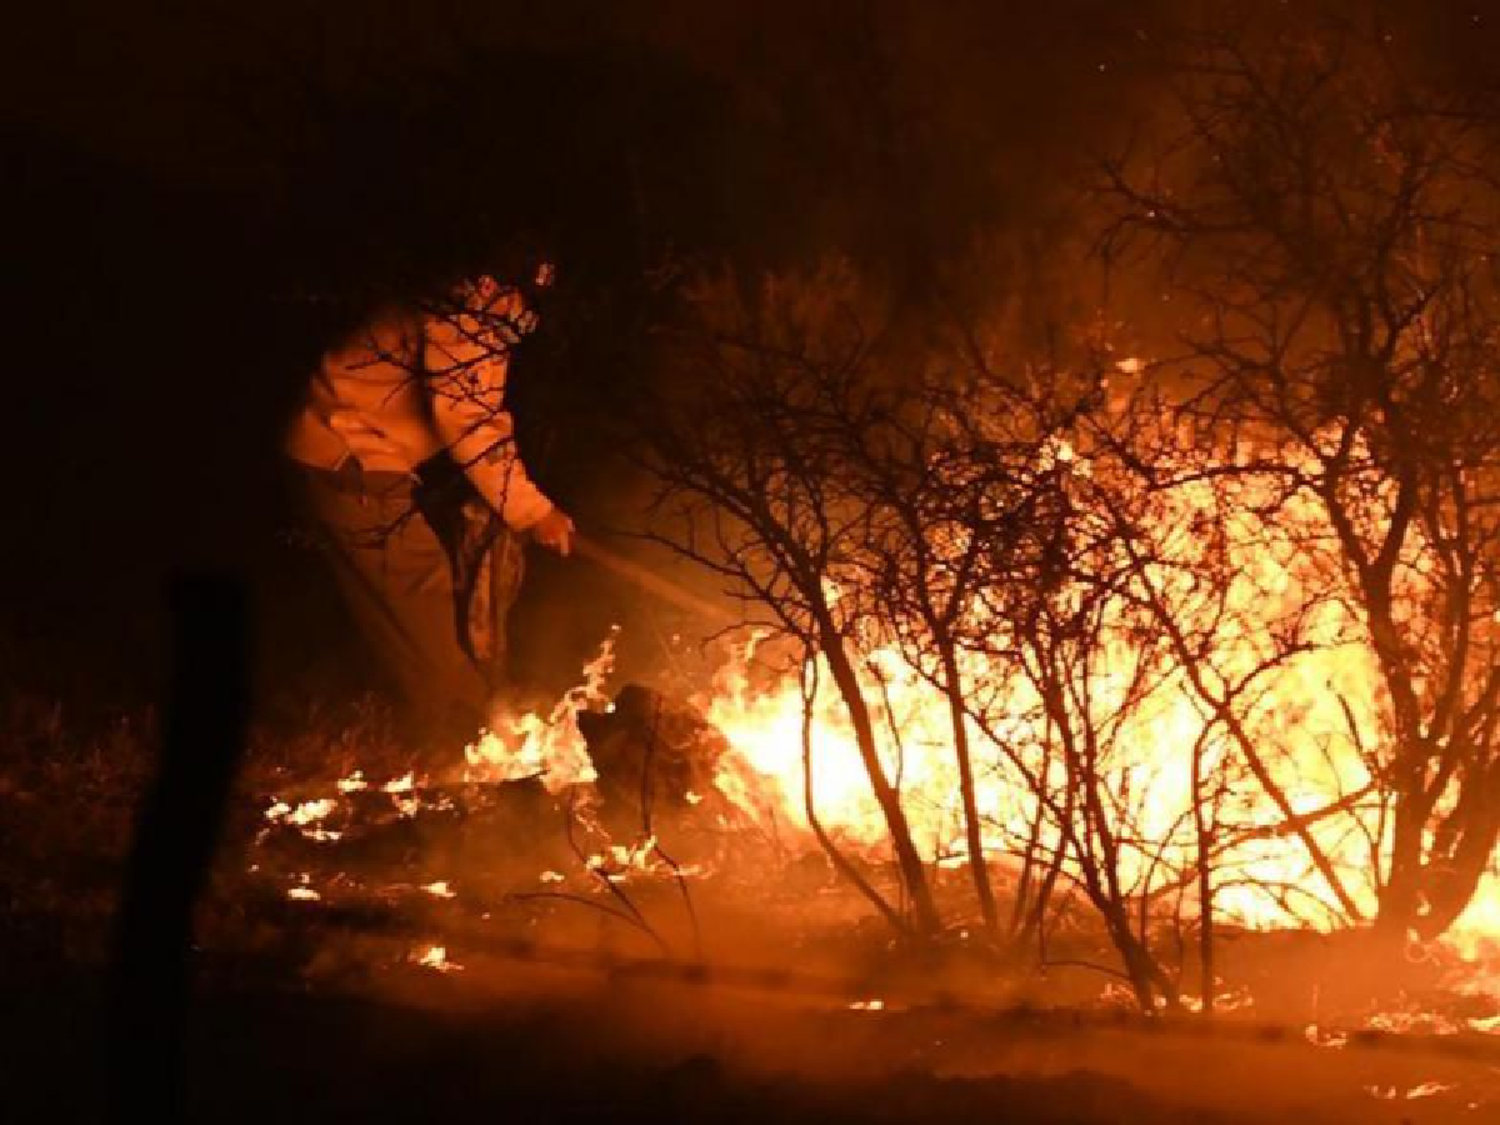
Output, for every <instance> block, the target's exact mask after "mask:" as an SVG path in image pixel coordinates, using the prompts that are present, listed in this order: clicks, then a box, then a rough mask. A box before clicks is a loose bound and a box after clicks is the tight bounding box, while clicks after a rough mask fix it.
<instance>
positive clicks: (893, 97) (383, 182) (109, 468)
mask: <svg viewBox="0 0 1500 1125" xmlns="http://www.w3.org/2000/svg"><path fill="white" fill-rule="evenodd" d="M1182 7H1183V5H1182V4H1173V5H1171V8H1172V9H1173V10H1180V9H1181V8H1182ZM1390 11H1391V12H1392V19H1393V21H1395V26H1398V27H1400V28H1401V29H1402V30H1401V34H1403V35H1408V34H1409V35H1411V36H1412V37H1413V39H1414V41H1416V42H1418V43H1419V44H1420V46H1419V49H1418V53H1420V54H1421V56H1422V57H1423V58H1425V59H1428V60H1432V59H1436V60H1440V65H1441V66H1443V67H1451V68H1454V69H1455V70H1462V71H1464V72H1466V73H1471V74H1472V75H1473V76H1474V77H1473V80H1474V81H1489V80H1490V76H1489V69H1490V66H1491V60H1493V59H1494V58H1496V57H1500V51H1496V50H1493V49H1491V47H1492V46H1500V44H1496V43H1495V35H1496V29H1497V28H1500V5H1496V4H1493V3H1488V2H1486V3H1457V2H1454V3H1441V4H1417V3H1416V2H1415V0H1413V2H1412V3H1406V4H1399V5H1392V6H1391V7H1390ZM1492 12H1493V13H1494V15H1492V14H1491V13H1492ZM1412 13H1421V18H1420V19H1418V20H1417V21H1416V22H1415V23H1412V24H1408V23H1406V22H1403V21H1404V20H1405V19H1406V18H1407V17H1410V16H1411V14H1412ZM1167 15H1168V5H1167V4H1165V3H1155V2H1152V3H1120V2H1119V0H1057V2H1054V3H1049V4H1045V5H1036V4H1021V3H1004V2H999V3H985V2H981V0H963V2H956V3H949V4H942V5H929V4H923V3H917V2H915V0H913V2H910V3H895V2H880V3H830V2H825V3H807V2H801V3H792V2H790V0H772V2H770V3H751V2H745V3H736V4H720V3H703V2H702V0H669V2H663V3H656V4H644V3H635V4H613V5H611V4H588V3H549V4H545V5H538V4H534V3H499V2H478V0H476V2H472V3H469V2H460V0H445V2H432V0H428V2H423V3H392V2H389V0H333V2H329V3H322V4H307V3H304V2H299V0H261V2H255V3H252V2H248V0H239V2H237V3H223V2H219V0H200V2H194V3H189V2H180V3H174V4H166V3H156V4H148V5H130V4H116V3H104V2H98V3H84V2H80V0H64V2H53V3H48V4H46V5H44V6H38V7H34V8H32V9H30V10H29V11H28V12H27V13H26V15H25V19H24V21H23V22H22V23H21V24H20V25H13V26H12V27H10V28H8V32H9V35H8V39H9V42H8V47H9V50H8V52H6V54H7V55H8V57H6V58H4V59H0V105H3V107H4V109H3V116H0V143H3V144H4V146H5V150H6V154H5V158H4V177H5V184H6V191H7V195H8V196H9V197H10V198H9V202H8V204H7V205H6V208H5V215H6V222H5V233H4V242H5V246H6V257H7V259H8V262H9V264H10V265H11V271H12V285H13V286H14V289H13V293H14V296H13V297H12V298H11V299H10V300H9V301H8V312H9V313H10V314H11V320H12V323H11V324H10V325H9V328H10V331H9V332H7V336H6V338H7V341H8V347H7V348H6V349H5V352H4V353H3V355H4V358H3V359H0V364H3V365H4V367H5V369H6V370H5V374H6V378H7V384H6V385H7V387H8V388H9V389H10V394H11V408H10V410H9V412H8V415H9V417H10V419H11V422H12V424H11V426H10V427H8V430H9V434H8V437H7V440H6V441H5V442H4V443H3V448H4V454H3V459H0V467H3V469H4V477H3V479H4V480H5V481H6V482H7V483H8V485H9V487H10V490H11V496H10V498H9V499H10V503H9V505H8V510H9V525H10V531H9V533H8V534H7V536H6V548H5V553H4V562H3V565H0V629H4V630H5V633H6V635H7V637H8V639H9V643H8V644H7V645H5V647H4V649H0V674H14V675H27V676H30V675H42V673H41V672H38V669H39V668H47V667H52V666H58V667H63V666H71V665H73V664H77V665H78V666H79V667H82V666H83V665H84V664H85V663H88V662H84V661H78V660H77V659H76V657H77V654H79V653H81V652H88V653H90V654H93V655H96V656H98V657H100V659H101V660H102V661H103V662H104V663H105V664H107V665H108V666H110V667H115V668H128V667H135V666H138V665H139V663H140V662H139V661H136V660H134V659H133V658H132V654H133V653H135V652H137V651H138V650H143V649H149V648H150V646H151V645H152V643H153V640H154V634H153V631H152V623H153V622H154V620H155V609H156V600H155V599H156V591H157V589H158V587H159V582H160V578H161V575H162V574H163V573H165V572H166V571H168V570H170V569H172V568H173V567H177V566H183V565H193V564H199V563H209V564H213V565H219V566H232V567H234V568H236V569H239V570H242V571H243V572H245V573H247V574H248V575H250V576H251V577H252V578H254V579H255V581H256V582H257V583H258V584H260V585H261V586H263V588H264V594H263V597H262V601H263V603H264V604H265V605H267V606H268V607H269V608H268V609H267V614H268V617H269V618H270V619H271V623H270V625H269V626H268V630H269V635H270V636H271V637H272V638H273V639H274V642H275V645H276V646H277V649H278V659H280V660H282V661H283V662H285V663H287V664H288V665H289V666H295V667H301V664H300V663H299V661H298V657H297V655H296V654H295V653H294V652H293V650H298V652H300V650H301V649H303V648H305V649H306V650H307V651H308V652H313V651H316V650H318V649H319V647H320V645H322V644H323V643H324V641H325V640H326V638H325V637H323V636H322V635H321V634H320V633H319V631H318V630H319V628H323V629H324V630H325V631H328V630H333V631H336V630H337V629H338V624H337V622H335V621H332V620H331V619H328V620H324V618H326V614H324V615H323V618H320V617H319V614H318V613H317V612H313V611H312V610H313V609H314V608H315V607H316V606H318V605H320V604H322V603H323V602H324V601H326V591H325V590H321V589H320V588H319V587H318V586H317V585H316V583H315V582H310V581H309V580H307V578H306V567H305V566H304V565H303V564H304V563H305V561H306V560H299V559H298V558H296V557H295V553H294V552H289V550H288V549H287V548H286V547H285V546H284V545H282V544H281V543H280V541H279V539H278V536H277V530H278V528H280V527H282V526H284V525H285V522H286V512H285V508H284V505H283V503H282V501H281V500H280V497H279V492H278V490H277V487H276V475H277V462H276V457H275V445H276V429H277V426H278V424H279V420H280V418H281V417H282V416H283V414H284V413H285V410H286V408H287V404H288V403H289V402H290V400H291V396H292V395H294V394H295V392H296V389H297V386H298V382H299V380H300V379H301V378H302V377H303V375H304V374H305V372H306V370H307V369H308V365H309V364H310V363H311V362H313V360H314V359H315V357H316V354H317V350H318V347H319V344H320V342H321V340H322V339H323V337H324V336H325V335H326V333H327V332H328V331H329V327H330V323H331V321H332V320H334V319H336V316H335V314H334V313H332V312H330V308H333V307H336V306H337V300H338V299H339V298H341V297H347V296H348V295H349V294H350V293H352V292H354V291H356V290H358V289H360V287H361V286H362V285H365V284H366V283H368V282H370V281H371V280H372V279H374V278H377V277H378V276H381V275H382V274H383V273H384V272H386V271H391V270H392V269H393V268H395V264H406V263H410V262H414V261H420V260H422V258H423V255H429V256H435V257H438V258H441V256H442V255H444V254H446V253H450V252H452V251H451V248H452V246H453V245H454V244H455V242H458V241H462V240H463V238H465V237H466V236H467V233H468V232H470V231H473V230H476V229H485V230H488V231H490V232H492V233H498V234H503V233H505V230H506V228H507V226H508V225H509V224H512V223H513V221H514V220H515V218H516V217H517V216H525V221H526V223H527V225H530V226H536V227H541V228H546V230H547V231H548V232H549V233H550V234H552V235H553V236H554V237H555V238H556V239H557V240H558V242H559V243H560V245H561V246H562V248H563V250H562V253H563V258H564V262H565V267H567V268H570V269H571V270H572V273H571V277H572V278H573V279H575V280H574V287H573V292H574V294H575V298H576V303H577V304H578V306H579V307H580V308H583V309H584V310H586V312H587V315H583V314H580V315H579V316H577V317H575V318H574V319H573V320H572V321H571V322H567V321H565V322H564V323H565V325H566V324H569V323H571V326H572V327H571V329H570V330H571V332H572V338H571V339H570V340H569V346H568V347H567V348H566V349H562V350H561V351H559V353H558V354H559V355H561V356H562V358H561V359H558V360H556V361H555V362H553V363H552V365H551V366H547V365H546V364H545V363H543V362H541V361H538V362H537V365H536V366H537V370H539V371H544V374H545V382H546V384H547V386H548V387H550V388H551V390H549V391H548V393H544V394H540V395H538V396H537V400H538V402H539V404H540V405H539V406H538V407H537V408H536V409H537V417H536V419H535V421H534V425H533V431H534V432H535V433H538V434H542V435H544V436H545V437H547V438H548V448H549V449H550V450H552V451H553V452H552V455H551V457H550V458H549V459H544V460H545V463H544V464H542V465H541V467H540V471H541V474H542V475H543V477H544V478H546V477H548V476H549V474H551V479H552V480H554V481H555V482H556V484H557V487H558V488H560V489H561V491H562V492H563V494H564V495H565V496H568V497H570V502H571V503H573V504H574V505H575V506H577V507H578V509H579V511H580V514H581V515H585V516H593V515H595V514H599V515H608V516H614V515H617V514H618V513H617V512H616V511H613V510H612V506H613V507H617V506H618V503H619V500H618V498H615V497H611V496H610V495H608V493H607V490H602V489H601V488H600V486H599V478H600V476H601V474H600V473H599V472H598V466H597V465H596V464H594V463H593V462H591V461H590V459H589V458H588V457H587V456H585V455H583V454H580V453H579V452H578V447H579V446H580V445H581V444H585V443H582V442H581V441H580V440H579V438H578V435H580V434H587V433H588V425H587V423H586V422H583V421H580V420H579V414H580V412H582V411H584V410H585V408H586V406H587V404H588V403H589V402H598V401H601V400H602V399H604V398H607V392H608V391H609V390H610V389H612V388H613V389H617V388H618V386H620V385H622V384H621V381H622V380H626V379H628V377H629V369H630V367H631V364H632V362H634V359H635V357H634V356H633V353H632V352H631V339H630V337H629V333H628V332H626V331H625V330H624V329H623V328H621V326H622V325H627V324H636V323H638V322H639V316H638V315H637V313H638V310H636V309H635V308H634V306H633V304H632V302H635V301H637V298H638V293H639V291H640V290H641V289H642V288H643V286H642V271H643V270H644V269H645V268H646V267H648V266H650V265H652V264H653V263H654V262H655V261H657V260H658V259H659V258H660V257H661V256H663V255H664V254H665V253H666V252H667V250H668V249H669V248H670V249H671V251H672V252H674V253H678V254H683V253H686V254H693V253H704V254H708V253H727V254H729V255H730V256H731V257H733V258H736V259H737V260H740V261H742V262H744V263H748V264H752V265H753V264H755V263H760V262H768V261H784V260H796V259H797V258H799V257H807V256H809V255H811V254H813V253H815V252H817V251H818V250H819V249H820V248H823V247H827V246H836V247H839V248H842V249H845V250H848V251H850V252H852V253H855V254H856V255H859V256H861V257H863V258H865V259H867V260H870V261H873V262H875V263H876V264H877V265H881V266H883V267H885V268H887V269H888V270H892V271H894V272H897V273H899V272H900V271H901V269H902V263H903V262H904V261H905V257H904V255H907V254H909V253H910V251H911V248H912V247H914V246H917V247H920V248H921V251H922V252H923V253H926V254H932V253H939V254H940V253H941V252H942V247H943V246H944V245H946V244H947V243H949V242H952V243H953V244H957V243H959V242H961V241H962V240H963V239H964V238H965V237H967V232H968V231H969V230H970V229H971V228H972V226H973V225H974V224H976V223H980V224H990V225H995V226H998V227H999V228H1000V229H1006V230H1017V231H1019V230H1025V229H1028V228H1036V227H1039V226H1040V225H1041V224H1043V223H1044V221H1045V219H1044V216H1045V215H1046V213H1047V210H1048V205H1049V202H1050V200H1051V199H1052V198H1053V196H1054V195H1055V194H1056V189H1057V186H1058V184H1059V183H1060V182H1062V181H1064V180H1065V179H1066V178H1067V177H1068V176H1069V175H1070V174H1073V173H1074V172H1075V171H1076V164H1077V156H1078V154H1079V153H1080V152H1081V151H1086V150H1088V149H1089V148H1090V146H1093V145H1097V144H1100V143H1106V142H1107V141H1108V140H1109V139H1110V138H1112V137H1116V136H1118V135H1119V134H1120V132H1121V131H1122V130H1124V129H1127V128H1129V127H1130V125H1131V124H1132V121H1133V119H1134V118H1135V117H1136V116H1137V115H1138V114H1140V113H1141V112H1142V111H1143V108H1144V99H1146V98H1148V97H1149V89H1150V83H1151V78H1152V75H1153V73H1154V68H1156V67H1157V66H1158V65H1159V59H1158V57H1157V54H1158V47H1157V44H1158V34H1159V30H1160V28H1161V27H1162V26H1163V22H1164V20H1165V19H1166V17H1167ZM610 337H613V338H610ZM538 378H539V380H540V378H541V377H540V376H539V377H538ZM570 436H571V439H572V444H571V445H570ZM544 577H545V575H544ZM544 585H545V583H544ZM278 621H279V622H280V624H278ZM288 621H295V622H297V623H298V624H299V626H304V627H305V629H304V630H303V631H302V632H299V631H298V630H297V629H289V628H287V627H286V622H288ZM319 621H322V625H321V626H320V625H319V624H318V622H319ZM597 624H598V622H597V621H594V620H592V619H591V620H589V621H588V622H586V623H585V624H583V625H580V626H579V627H578V635H579V636H580V637H582V636H585V635H587V634H588V633H589V631H590V630H592V629H594V628H596V627H597ZM564 631H565V630H564ZM564 647H566V646H564ZM41 652H51V653H53V654H57V653H61V654H63V656H62V658H61V663H60V664H59V662H58V659H53V658H47V659H39V660H33V659H31V654H33V653H41ZM49 659H50V660H51V664H49ZM311 659H312V657H310V656H309V657H306V658H305V659H304V660H303V661H302V662H303V663H305V662H307V661H310V660H311ZM96 663H97V662H96ZM90 674H93V673H92V672H91V673H90ZM44 678H45V677H44Z"/></svg>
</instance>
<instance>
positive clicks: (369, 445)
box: [286, 282, 552, 531]
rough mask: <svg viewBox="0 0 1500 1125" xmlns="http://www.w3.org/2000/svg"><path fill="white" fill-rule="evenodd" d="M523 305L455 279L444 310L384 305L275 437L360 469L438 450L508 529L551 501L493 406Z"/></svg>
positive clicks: (332, 360)
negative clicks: (456, 295)
mask: <svg viewBox="0 0 1500 1125" xmlns="http://www.w3.org/2000/svg"><path fill="white" fill-rule="evenodd" d="M527 316H529V314H528V313H527V312H526V311H525V310H524V308H523V307H522V303H521V299H520V296H519V294H518V293H517V292H516V291H515V290H514V289H508V288H501V287H498V286H495V285H494V284H493V283H491V282H485V283H481V284H479V285H475V286H469V287H466V289H465V290H464V294H463V296H462V297H461V298H460V301H459V303H457V304H455V306H454V307H453V309H452V310H451V311H450V310H447V309H445V310H442V311H425V312H424V311H415V310H408V309H394V308H393V309H388V310H386V311H384V312H382V313H379V314H377V315H376V316H374V317H372V318H371V319H370V321H369V322H368V323H366V324H365V325H364V326H363V327H362V328H361V329H359V330H358V331H356V332H355V333H354V334H353V335H352V336H351V337H349V338H348V339H347V340H346V341H344V342H343V343H342V344H340V345H338V346H336V347H334V348H333V349H331V350H330V351H329V352H328V353H327V354H326V355H325V356H324V357H323V361H322V363H321V364H320V365H319V367H318V369H317V371H316V372H315V373H314V375H313V378H312V380H311V383H310V385H309V388H308V393H307V397H306V400H305V402H304V404H303V407H302V409H301V410H300V411H299V412H298V414H297V416H296V417H295V418H294V419H293V422H292V425H291V427H290V430H289V432H288V435H287V443H286V448H287V452H288V453H289V454H290V455H291V456H292V457H293V458H294V459H295V460H297V461H300V462H302V463H303V464H306V465H311V466H313V467H314V468H320V469H337V468H339V467H340V466H341V465H342V464H344V463H345V462H346V461H347V460H348V459H349V458H351V457H353V458H354V459H356V460H357V461H358V463H359V465H360V467H361V468H362V469H364V470H366V471H370V472H411V471H412V470H414V469H415V468H416V467H417V466H418V465H420V464H421V463H422V462H423V461H426V460H427V459H428V458H429V457H432V456H434V455H435V454H437V453H439V452H442V451H444V450H446V451H447V452H448V453H449V454H450V455H451V456H452V457H453V459H454V461H455V462H456V463H457V464H458V465H459V466H461V467H462V468H463V470H464V472H465V473H466V474H467V475H468V477H469V479H470V480H471V481H472V482H473V483H474V485H475V487H476V488H477V489H478V490H479V493H480V495H481V496H483V497H484V498H485V499H486V500H488V501H489V502H490V504H492V505H493V506H494V508H495V511H496V512H497V513H499V515H500V518H501V519H502V520H503V521H504V522H505V524H506V525H507V526H508V527H511V528H513V529H515V530H517V531H524V530H525V529H527V528H529V527H531V526H532V525H533V524H535V523H536V522H537V521H539V520H540V519H541V518H542V517H543V516H545V515H546V514H547V513H548V512H549V511H550V510H551V509H552V502H551V501H550V500H549V499H548V498H547V497H546V496H545V495H543V493H542V491H541V490H540V489H539V488H537V486H536V485H535V484H534V483H533V482H532V480H531V477H530V475H529V474H528V473H527V471H526V467H525V465H523V464H522V463H521V458H520V454H519V452H518V451H517V449H516V442H515V425H514V421H513V419H512V418H511V415H510V412H509V411H508V410H507V409H506V407H505V381H506V376H507V374H508V370H509V366H510V362H509V353H510V347H511V346H512V345H513V344H514V343H515V342H516V340H517V339H518V338H519V335H520V334H521V332H520V330H519V329H517V328H516V327H515V326H516V325H517V324H518V322H520V321H521V320H522V319H523V318H525V317H527Z"/></svg>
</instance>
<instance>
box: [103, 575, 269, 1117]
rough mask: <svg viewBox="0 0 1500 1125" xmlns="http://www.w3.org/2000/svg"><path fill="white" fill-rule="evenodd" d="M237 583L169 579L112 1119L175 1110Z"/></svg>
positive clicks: (231, 754) (238, 615) (221, 802)
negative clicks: (159, 727)
mask: <svg viewBox="0 0 1500 1125" xmlns="http://www.w3.org/2000/svg"><path fill="white" fill-rule="evenodd" d="M247 603H248V598H247V595H246V592H245V588H244V584H243V583H242V582H240V581H238V580H235V579H232V578H227V577H223V576H218V575H202V574H195V575H187V576H183V577H179V578H176V579H174V580H173V581H172V583H171V585H170V587H169V589H168V611H169V613H170V615H171V634H170V635H171V645H172V649H171V658H170V659H171V672H170V686H169V693H168V698H167V702H166V711H165V723H164V728H163V738H162V746H161V761H160V765H159V766H158V770H157V776H156V780H155V783H154V785H153V787H152V789H151V791H150V792H149V793H148V794H147V795H146V798H145V801H144V803H143V805H142V808H141V813H140V820H139V824H138V827H137V830H136V837H135V846H134V850H133V854H132V856H131V861H130V867H129V870H128V872H127V876H126V883H125V888H124V897H123V900H122V902H121V906H120V912H119V916H118V921H117V930H116V935H115V936H116V949H115V978H114V981H113V988H112V995H111V1010H110V1019H111V1024H110V1067H111V1070H110V1082H111V1087H110V1099H111V1112H112V1114H113V1115H114V1117H115V1118H116V1119H119V1120H132V1121H164V1120H173V1119H178V1118H180V1117H181V1115H182V1110H183V1105H182V1098H181V1063H182V1048H183V1037H184V1028H185V1022H186V1015H187V1007H188V992H189V987H188V986H189V970H190V957H191V950H192V938H193V908H194V904H195V903H196V902H197V899H198V896H199V894H200V893H201V892H202V890H203V886H204V882H205V880H206V879H207V877H208V873H209V868H210V865H211V863H212V860H213V855H214V850H215V846H216V844H217V842H218V838H219V833H220V829H221V827H222V825H223V822H224V818H225V812H226V806H227V804H228V800H229V794H230V788H231V785H232V783H233V780H234V774H235V769H236V766H237V763H238V761H239V757H240V754H241V751H242V749H243V747H244V743H245V727H246V723H247V721H248V713H249V680H250V639H249V621H248V617H249V614H248V604H247Z"/></svg>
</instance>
